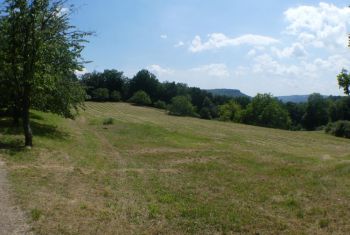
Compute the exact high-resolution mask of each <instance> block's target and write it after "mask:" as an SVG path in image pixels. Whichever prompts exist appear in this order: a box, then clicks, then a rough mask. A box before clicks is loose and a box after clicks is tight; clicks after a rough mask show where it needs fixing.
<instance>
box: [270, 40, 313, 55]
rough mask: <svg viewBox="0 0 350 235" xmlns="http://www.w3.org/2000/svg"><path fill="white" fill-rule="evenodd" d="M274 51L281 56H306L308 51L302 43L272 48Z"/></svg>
mask: <svg viewBox="0 0 350 235" xmlns="http://www.w3.org/2000/svg"><path fill="white" fill-rule="evenodd" d="M271 50H272V52H273V53H274V54H276V55H277V56H278V57H279V58H289V57H298V58H301V57H305V56H306V55H307V52H306V50H305V48H304V46H303V45H302V44H301V43H293V45H292V46H291V47H286V48H284V49H282V50H280V49H278V48H275V47H273V48H271Z"/></svg>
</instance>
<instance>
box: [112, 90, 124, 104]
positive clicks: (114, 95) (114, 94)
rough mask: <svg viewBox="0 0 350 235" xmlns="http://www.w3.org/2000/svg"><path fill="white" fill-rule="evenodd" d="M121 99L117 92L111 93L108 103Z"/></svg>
mask: <svg viewBox="0 0 350 235" xmlns="http://www.w3.org/2000/svg"><path fill="white" fill-rule="evenodd" d="M121 99H122V96H121V94H120V92H119V91H112V92H111V94H110V96H109V100H110V101H115V102H119V101H120V100H121Z"/></svg>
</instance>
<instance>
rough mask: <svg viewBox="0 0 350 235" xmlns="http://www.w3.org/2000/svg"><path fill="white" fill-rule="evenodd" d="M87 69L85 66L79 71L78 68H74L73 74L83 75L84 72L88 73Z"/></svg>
mask: <svg viewBox="0 0 350 235" xmlns="http://www.w3.org/2000/svg"><path fill="white" fill-rule="evenodd" d="M88 72H89V71H88V70H87V68H83V69H82V70H81V71H79V70H75V75H76V76H78V77H80V76H82V75H84V74H85V73H88Z"/></svg>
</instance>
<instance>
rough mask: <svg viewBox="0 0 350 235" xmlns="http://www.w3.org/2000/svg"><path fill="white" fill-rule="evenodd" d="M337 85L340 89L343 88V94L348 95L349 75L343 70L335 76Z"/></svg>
mask: <svg viewBox="0 0 350 235" xmlns="http://www.w3.org/2000/svg"><path fill="white" fill-rule="evenodd" d="M337 79H338V84H339V87H340V88H343V90H344V93H345V94H346V95H349V93H350V74H349V73H348V71H347V70H345V69H343V70H342V71H341V73H340V74H339V75H338V76H337Z"/></svg>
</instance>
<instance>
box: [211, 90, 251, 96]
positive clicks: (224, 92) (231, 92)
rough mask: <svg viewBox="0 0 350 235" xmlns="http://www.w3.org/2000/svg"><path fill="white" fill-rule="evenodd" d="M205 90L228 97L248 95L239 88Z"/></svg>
mask: <svg viewBox="0 0 350 235" xmlns="http://www.w3.org/2000/svg"><path fill="white" fill-rule="evenodd" d="M207 91H208V92H210V93H212V94H213V95H223V96H228V97H248V95H246V94H243V93H242V92H241V91H240V90H237V89H212V90H207Z"/></svg>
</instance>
